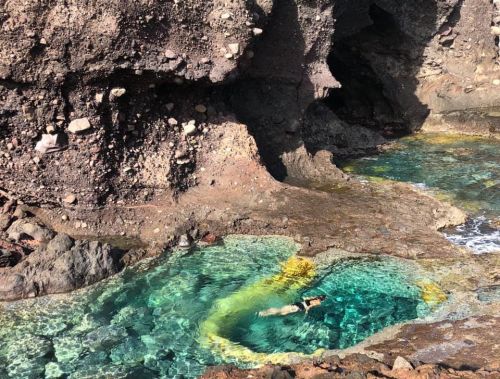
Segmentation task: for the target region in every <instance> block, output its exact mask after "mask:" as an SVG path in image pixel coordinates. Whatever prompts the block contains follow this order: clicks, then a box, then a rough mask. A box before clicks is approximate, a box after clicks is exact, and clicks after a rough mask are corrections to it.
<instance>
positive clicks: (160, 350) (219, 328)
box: [0, 237, 443, 378]
mask: <svg viewBox="0 0 500 379" xmlns="http://www.w3.org/2000/svg"><path fill="white" fill-rule="evenodd" d="M296 248H297V247H296V245H295V244H294V243H292V242H290V240H288V239H284V238H254V237H231V238H228V239H226V241H225V244H224V245H223V246H212V247H207V248H203V249H198V250H197V251H193V252H189V253H186V252H184V253H174V254H173V255H171V256H165V257H162V258H160V259H159V260H156V261H154V262H149V263H147V264H146V263H145V264H142V265H140V266H138V267H136V268H135V269H130V270H127V271H126V272H125V273H124V274H123V275H121V276H119V277H116V278H113V279H111V280H109V281H107V282H104V283H101V284H99V285H97V286H94V287H92V288H90V289H87V290H83V291H79V292H76V293H75V294H73V295H67V296H50V297H45V298H40V299H34V300H28V301H21V302H14V303H6V304H3V309H2V308H0V377H1V378H4V377H5V378H39V377H45V378H57V377H69V378H98V377H103V378H104V377H105V378H118V377H120V378H122V377H127V378H156V377H158V378H161V377H163V378H176V377H177V378H180V377H184V378H194V377H197V376H198V375H199V374H201V373H202V372H203V371H204V370H205V368H206V367H207V366H209V365H214V364H220V363H228V362H233V363H237V364H239V365H240V366H247V365H252V364H253V363H255V362H252V360H253V359H267V357H270V356H268V355H266V354H267V353H273V352H280V353H281V352H286V351H295V352H304V353H311V352H313V351H314V350H316V349H318V348H338V347H340V348H343V347H347V346H351V345H353V344H355V343H357V342H359V341H361V340H362V339H363V338H365V337H367V336H369V335H370V334H373V333H374V332H376V331H378V330H380V329H382V328H383V327H385V326H387V325H391V324H394V323H398V322H401V321H404V320H409V319H413V318H416V317H419V316H423V315H424V314H426V313H427V312H428V311H429V309H430V308H429V305H428V304H427V303H429V296H430V298H431V300H432V297H434V298H440V296H442V294H441V293H439V291H437V292H436V291H435V288H437V287H435V286H434V287H433V285H432V284H430V285H429V283H427V287H426V284H425V283H426V282H425V279H424V281H422V278H421V277H417V274H416V270H415V269H414V267H413V266H411V267H410V266H406V265H403V264H402V263H401V261H399V260H396V259H391V258H370V259H368V258H364V259H356V260H353V259H350V260H342V261H340V262H337V263H335V264H333V265H328V266H324V265H323V266H321V267H319V266H318V267H316V266H314V265H313V264H312V263H310V262H308V261H302V260H299V261H297V258H293V257H292V258H291V259H289V258H290V257H291V256H292V255H293V254H294V253H295V251H296ZM186 254H187V255H186ZM283 262H287V263H283ZM297 262H299V264H297ZM304 262H307V265H309V266H307V267H308V269H307V270H306V271H304V270H301V269H297V267H299V266H300V265H303V263H304ZM292 263H293V264H292ZM300 267H302V266H300ZM311 273H312V274H314V275H311V276H308V275H309V274H311ZM303 277H307V280H305V281H303V280H301V279H300V278H303ZM297 278H299V279H297ZM422 283H424V284H422ZM285 287H286V288H285ZM318 293H323V294H327V296H328V301H327V302H325V304H324V305H323V306H322V307H320V308H317V309H314V310H312V311H311V312H310V313H309V314H308V315H304V314H297V315H293V316H287V317H271V318H266V319H262V318H261V319H258V318H257V317H256V316H255V313H256V312H258V311H260V310H262V309H263V308H265V307H267V306H276V305H285V304H289V303H290V302H294V301H299V300H300V299H301V297H302V296H307V295H315V294H318ZM436 293H437V295H436ZM269 294H272V295H269ZM436 296H437V297H436ZM242 298H243V299H247V300H246V301H245V302H244V303H242V302H241V300H242ZM422 299H426V301H427V303H426V302H424V300H422ZM442 300H443V299H440V300H439V301H442ZM211 333H212V334H211ZM215 334H218V336H215V337H216V338H217V339H214V335H215ZM214 341H215V342H217V343H215V342H214ZM221 341H230V342H225V345H224V346H223V348H221ZM249 352H251V354H250V353H249ZM279 358H280V359H283V356H280V357H279ZM176 375H177V376H176ZM179 375H182V376H179Z"/></svg>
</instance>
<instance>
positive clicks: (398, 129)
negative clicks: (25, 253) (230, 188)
mask: <svg viewBox="0 0 500 379" xmlns="http://www.w3.org/2000/svg"><path fill="white" fill-rule="evenodd" d="M483 17H484V18H485V19H488V20H489V19H493V18H494V17H495V14H494V5H493V4H489V3H488V2H484V1H478V0H464V1H459V0H446V1H445V0H439V1H437V0H436V1H433V0H419V1H417V2H415V1H391V0H363V1H357V2H352V1H341V0H337V1H333V0H317V1H313V2H310V1H296V2H290V1H282V0H276V1H266V0H259V1H234V2H231V3H227V2H222V1H218V0H217V1H206V2H200V1H195V0H190V1H174V2H163V3H161V4H159V3H152V2H147V1H143V2H133V3H127V4H123V3H122V2H118V1H96V2H92V4H85V5H83V4H81V3H80V2H79V1H77V0H74V1H70V2H68V1H62V0H60V1H55V2H51V3H50V4H44V3H40V2H38V1H31V0H24V1H3V2H2V3H1V4H0V20H1V30H2V33H1V36H0V58H1V59H0V99H1V100H0V101H1V109H0V125H1V129H0V150H1V154H0V167H1V168H2V171H1V173H0V187H2V188H4V189H9V190H13V191H14V192H16V193H18V194H19V195H21V196H22V197H24V198H26V199H27V200H29V201H30V202H32V203H33V202H34V203H38V204H54V205H57V204H61V201H62V197H63V195H62V194H61V192H62V190H63V189H65V190H67V191H70V192H72V193H75V194H77V195H78V199H79V205H81V206H86V207H89V206H90V207H95V206H100V205H105V204H109V203H113V202H116V201H125V202H129V201H131V199H132V198H136V197H137V195H139V194H140V195H141V196H142V193H140V192H142V189H143V188H145V187H146V188H150V190H148V191H147V194H146V195H145V196H146V198H148V197H149V196H151V195H152V194H155V193H170V194H171V195H172V194H176V193H178V192H179V191H185V190H186V189H188V188H189V187H191V186H193V185H196V182H197V178H196V177H195V176H193V173H194V171H195V170H196V168H197V164H196V154H197V152H199V151H202V150H203V149H204V147H203V146H202V143H201V140H202V138H201V137H202V136H201V135H198V136H196V135H193V134H194V130H193V133H190V134H189V135H188V136H187V137H188V138H185V136H183V135H182V130H183V128H182V125H181V124H182V123H189V121H190V120H193V119H194V120H195V123H196V124H195V125H196V127H197V130H198V131H200V132H201V131H203V134H205V133H208V132H209V130H210V124H217V123H219V122H220V121H217V117H218V116H220V115H226V114H232V113H233V112H234V113H236V115H237V117H238V118H239V119H240V120H242V121H243V122H245V123H246V124H247V125H248V126H249V130H250V132H251V133H252V135H253V136H254V138H255V139H256V141H257V144H258V146H259V152H260V154H261V156H262V159H263V161H264V163H265V164H266V166H267V167H268V169H269V170H270V172H271V173H272V174H273V176H275V177H276V178H278V179H284V178H285V177H287V176H301V177H302V179H311V178H314V177H316V176H317V175H316V169H315V168H314V166H315V163H314V162H315V160H314V158H313V156H311V155H310V154H313V155H314V154H315V153H316V152H318V151H321V150H328V151H332V152H334V153H337V154H338V153H353V152H356V151H358V150H359V149H362V148H372V147H373V146H376V145H377V144H379V143H380V142H383V139H382V137H381V136H380V133H382V134H384V135H389V136H391V135H394V134H401V133H405V132H407V131H408V130H415V129H417V128H419V127H420V126H421V125H422V123H423V121H424V119H425V117H426V116H427V114H428V113H429V110H433V111H435V112H434V113H436V114H439V113H442V112H446V111H449V110H452V109H456V108H457V107H459V108H464V107H465V106H466V105H467V106H468V107H470V105H471V104H473V105H474V106H483V105H490V104H493V103H495V102H496V101H497V100H498V96H500V95H498V93H499V91H495V90H494V89H495V88H493V87H494V84H492V83H493V81H492V80H493V79H494V75H495V73H496V75H498V71H495V70H497V68H495V66H494V63H495V59H496V57H497V53H496V51H495V48H496V46H495V37H494V36H492V35H491V30H490V27H489V25H488V24H489V22H483V21H482V20H483V19H482V18H483ZM480 18H481V19H480ZM497 67H498V66H497ZM332 74H333V75H332ZM339 82H340V83H339ZM229 83H231V84H229ZM445 83H446V85H445ZM214 84H219V85H222V87H220V86H214ZM437 86H438V87H439V89H438V90H436V87H437ZM339 87H342V88H339ZM496 88H498V87H496ZM325 97H327V98H328V99H327V104H328V105H329V106H330V108H332V110H333V112H334V113H336V115H334V114H333V113H331V112H330V111H328V110H327V109H324V111H318V109H321V107H320V108H318V107H316V106H315V107H314V111H313V112H312V113H311V112H307V113H306V114H305V113H304V112H305V111H306V110H307V108H308V107H309V105H310V104H311V103H313V102H317V101H318V100H320V99H323V98H325ZM197 105H202V106H203V109H204V112H198V111H196V106H197ZM197 109H201V108H199V107H198V108H197ZM436 117H437V116H436ZM325 118H326V123H327V126H326V127H321V128H318V127H317V126H314V125H318V123H324V121H325ZM437 118H438V119H439V117H437ZM167 120H175V121H176V123H177V124H172V123H169V122H167ZM306 120H308V121H306ZM305 121H306V122H305ZM190 125H193V124H190ZM77 126H78V128H77V129H78V130H77V131H76V132H75V130H76V129H75V128H76V127H77ZM356 127H369V128H372V129H374V130H375V133H373V132H366V131H363V129H361V132H351V131H350V130H349V129H351V128H356ZM51 134H52V135H57V138H53V141H52V140H51V141H52V142H51V145H50V146H48V147H46V146H45V147H44V148H41V149H40V148H39V149H37V150H38V151H37V150H35V145H37V143H38V144H39V145H40V143H41V142H40V141H42V142H43V141H49V139H48V137H47V135H51ZM200 134H201V133H200ZM44 136H45V137H44ZM323 137H324V138H323ZM54 141H57V142H54ZM40 146H41V145H40ZM180 155H183V156H182V157H180ZM316 161H318V160H316ZM308 167H309V168H310V169H308ZM330 174H331V175H332V176H336V177H338V178H340V177H341V176H342V175H341V174H340V173H339V172H335V170H334V169H333V168H332V169H331V170H330ZM197 176H199V174H198V175H197ZM20 183H25V184H24V185H20ZM26 183H28V184H27V185H26Z"/></svg>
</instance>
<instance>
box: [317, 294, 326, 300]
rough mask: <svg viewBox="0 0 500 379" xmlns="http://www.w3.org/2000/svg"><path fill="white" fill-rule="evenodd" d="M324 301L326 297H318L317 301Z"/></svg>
mask: <svg viewBox="0 0 500 379" xmlns="http://www.w3.org/2000/svg"><path fill="white" fill-rule="evenodd" d="M325 299H326V295H319V296H318V300H321V301H323V300H325Z"/></svg>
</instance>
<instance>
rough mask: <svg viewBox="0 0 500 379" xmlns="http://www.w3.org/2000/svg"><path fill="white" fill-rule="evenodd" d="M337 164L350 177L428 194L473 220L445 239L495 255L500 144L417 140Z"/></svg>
mask: <svg viewBox="0 0 500 379" xmlns="http://www.w3.org/2000/svg"><path fill="white" fill-rule="evenodd" d="M338 163H339V165H340V166H341V167H343V168H344V170H345V171H347V172H350V173H354V174H358V175H361V176H365V177H380V178H385V179H390V180H395V181H402V182H411V183H414V184H415V185H416V186H417V187H419V188H423V189H426V190H429V191H433V192H434V193H435V194H436V195H437V196H438V197H441V198H443V199H446V200H449V201H451V202H452V203H453V204H455V205H456V206H458V207H460V208H463V209H465V210H466V211H468V212H469V213H470V214H471V216H472V218H471V220H469V221H468V222H467V223H466V224H464V225H461V226H459V227H458V228H455V229H453V230H446V231H445V235H446V236H447V238H449V239H450V240H451V241H452V242H454V243H456V244H459V245H463V246H467V247H469V248H470V249H472V250H473V251H475V252H476V253H490V252H496V251H500V232H499V226H498V225H499V224H500V141H498V140H493V139H487V138H481V137H468V136H455V135H442V134H427V135H417V136H412V137H407V138H403V139H401V140H399V141H398V143H396V144H395V145H394V147H392V148H390V149H388V150H387V151H385V152H383V153H381V154H378V155H375V156H370V157H365V158H360V159H354V160H349V161H342V162H338Z"/></svg>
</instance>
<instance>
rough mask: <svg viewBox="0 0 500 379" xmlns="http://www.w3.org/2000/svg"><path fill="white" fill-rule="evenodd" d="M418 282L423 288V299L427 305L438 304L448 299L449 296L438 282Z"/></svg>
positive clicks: (421, 288)
mask: <svg viewBox="0 0 500 379" xmlns="http://www.w3.org/2000/svg"><path fill="white" fill-rule="evenodd" d="M416 284H417V286H418V287H419V288H420V290H421V293H420V296H421V297H422V300H423V301H424V302H425V303H426V304H427V305H431V306H436V305H439V304H441V303H442V302H444V301H446V300H447V299H448V296H446V294H445V293H444V291H443V290H442V289H441V288H440V287H439V286H438V285H437V284H436V283H432V282H425V281H420V282H417V283H416Z"/></svg>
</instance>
